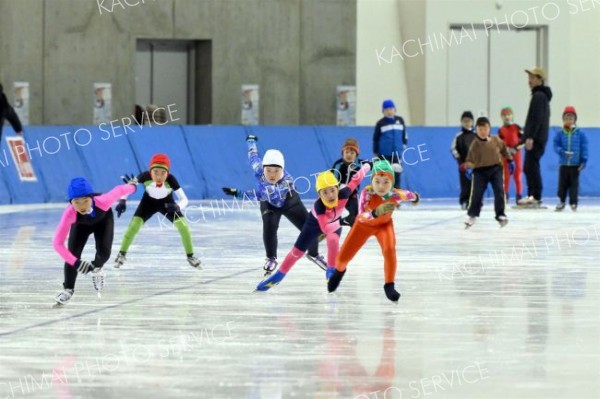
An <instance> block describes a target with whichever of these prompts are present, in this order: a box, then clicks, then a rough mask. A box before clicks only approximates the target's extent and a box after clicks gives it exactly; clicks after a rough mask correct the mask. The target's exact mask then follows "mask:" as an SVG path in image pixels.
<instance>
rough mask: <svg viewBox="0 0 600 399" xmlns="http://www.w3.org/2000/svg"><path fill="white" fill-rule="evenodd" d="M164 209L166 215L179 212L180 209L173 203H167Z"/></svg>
mask: <svg viewBox="0 0 600 399" xmlns="http://www.w3.org/2000/svg"><path fill="white" fill-rule="evenodd" d="M165 209H166V210H167V213H177V212H179V211H180V210H181V209H180V208H179V205H177V204H176V203H174V202H169V203H166V204H165Z"/></svg>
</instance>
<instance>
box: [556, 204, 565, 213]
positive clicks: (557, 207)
mask: <svg viewBox="0 0 600 399" xmlns="http://www.w3.org/2000/svg"><path fill="white" fill-rule="evenodd" d="M563 209H565V203H564V202H560V203H559V204H558V205H556V208H555V209H554V210H555V211H556V212H561V211H562V210H563Z"/></svg>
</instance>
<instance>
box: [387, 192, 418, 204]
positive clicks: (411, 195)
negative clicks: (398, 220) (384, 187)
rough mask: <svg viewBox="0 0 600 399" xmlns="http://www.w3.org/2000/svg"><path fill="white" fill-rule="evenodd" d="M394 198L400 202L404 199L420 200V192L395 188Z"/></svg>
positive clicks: (397, 202)
mask: <svg viewBox="0 0 600 399" xmlns="http://www.w3.org/2000/svg"><path fill="white" fill-rule="evenodd" d="M392 198H393V199H394V201H395V202H396V204H399V203H400V202H402V201H410V202H419V200H420V197H419V194H417V193H416V192H413V191H408V190H403V189H401V188H395V189H394V193H393V194H392Z"/></svg>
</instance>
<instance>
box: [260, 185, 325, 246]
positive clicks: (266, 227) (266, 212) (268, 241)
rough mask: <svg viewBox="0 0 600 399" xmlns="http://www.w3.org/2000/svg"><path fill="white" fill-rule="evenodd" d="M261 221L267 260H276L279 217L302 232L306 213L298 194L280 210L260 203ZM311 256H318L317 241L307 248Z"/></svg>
mask: <svg viewBox="0 0 600 399" xmlns="http://www.w3.org/2000/svg"><path fill="white" fill-rule="evenodd" d="M260 212H261V214H262V220H263V243H264V245H265V252H266V254H267V258H277V230H278V229H279V221H280V220H281V216H282V215H283V216H285V217H286V218H287V219H288V220H289V221H290V222H291V223H292V224H293V225H294V226H296V228H297V229H298V230H302V226H304V222H306V218H307V217H308V211H307V210H306V208H305V207H304V204H302V200H301V199H300V196H299V195H298V193H294V194H292V195H291V196H290V197H288V198H287V200H286V201H285V205H283V207H281V208H277V207H274V206H273V205H271V204H269V203H268V202H266V201H262V202H261V203H260ZM308 253H309V255H311V256H317V255H319V240H318V238H317V239H315V240H313V242H312V243H311V244H310V246H309V248H308Z"/></svg>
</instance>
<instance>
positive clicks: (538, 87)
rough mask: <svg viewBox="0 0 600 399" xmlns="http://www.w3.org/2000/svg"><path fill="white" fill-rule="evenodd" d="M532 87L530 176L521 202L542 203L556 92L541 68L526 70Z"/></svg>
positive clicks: (527, 165) (527, 158)
mask: <svg viewBox="0 0 600 399" xmlns="http://www.w3.org/2000/svg"><path fill="white" fill-rule="evenodd" d="M525 72H527V74H528V75H529V87H530V88H531V102H530V103H529V111H528V112H527V119H526V121H525V134H524V135H523V139H524V140H525V165H524V167H523V171H524V172H525V177H526V178H527V197H525V198H523V199H521V201H519V205H538V206H539V205H540V204H541V202H542V189H543V185H542V173H541V172H540V159H541V158H542V155H544V151H545V150H546V143H547V142H548V129H549V127H550V100H551V99H552V91H551V90H550V87H548V86H545V85H544V81H545V80H546V74H545V72H544V70H543V69H542V68H540V67H534V68H531V69H526V70H525Z"/></svg>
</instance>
